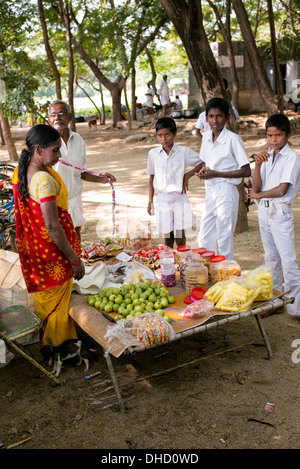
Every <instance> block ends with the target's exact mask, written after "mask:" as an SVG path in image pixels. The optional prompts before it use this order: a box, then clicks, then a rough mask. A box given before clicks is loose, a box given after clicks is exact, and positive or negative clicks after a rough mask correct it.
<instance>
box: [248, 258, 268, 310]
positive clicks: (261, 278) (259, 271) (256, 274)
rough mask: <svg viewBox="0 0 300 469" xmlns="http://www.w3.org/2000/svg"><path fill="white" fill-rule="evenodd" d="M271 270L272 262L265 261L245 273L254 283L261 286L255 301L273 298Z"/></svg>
mask: <svg viewBox="0 0 300 469" xmlns="http://www.w3.org/2000/svg"><path fill="white" fill-rule="evenodd" d="M273 271H274V263H266V264H262V265H260V266H259V267H257V268H256V269H254V270H251V271H250V272H249V274H248V275H247V278H249V280H251V281H252V282H254V283H256V284H257V285H258V286H259V287H260V288H261V290H260V293H259V295H258V296H257V298H256V301H268V300H272V299H273Z"/></svg>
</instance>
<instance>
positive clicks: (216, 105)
mask: <svg viewBox="0 0 300 469" xmlns="http://www.w3.org/2000/svg"><path fill="white" fill-rule="evenodd" d="M211 109H220V111H222V112H224V114H225V116H226V117H227V116H228V114H229V104H228V103H227V101H225V99H222V98H211V99H210V100H209V101H208V102H207V103H206V107H205V113H206V115H207V114H208V112H209V111H210V110H211Z"/></svg>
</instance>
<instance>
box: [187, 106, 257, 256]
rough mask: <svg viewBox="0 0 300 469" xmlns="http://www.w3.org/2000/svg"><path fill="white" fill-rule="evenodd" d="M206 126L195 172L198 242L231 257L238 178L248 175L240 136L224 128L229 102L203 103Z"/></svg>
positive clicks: (247, 162)
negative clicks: (201, 184)
mask: <svg viewBox="0 0 300 469" xmlns="http://www.w3.org/2000/svg"><path fill="white" fill-rule="evenodd" d="M205 112H206V120H207V122H208V123H209V125H210V129H211V130H208V131H206V132H205V133H204V134H203V139H202V145H201V149H200V155H199V156H200V160H201V161H202V162H203V166H202V168H201V170H200V172H199V173H198V174H196V175H197V176H198V177H199V179H201V180H204V181H205V202H204V209H203V212H202V218H201V225H200V232H199V236H198V244H199V246H201V247H205V248H206V249H207V250H210V251H214V252H216V253H217V252H219V253H220V254H222V255H224V256H225V257H226V259H228V260H232V259H233V234H234V230H235V226H236V222H237V216H238V206H239V192H238V189H237V186H238V184H239V183H240V182H241V181H242V178H244V177H248V176H250V165H249V159H248V157H247V154H246V150H245V145H244V143H243V141H242V139H241V137H240V136H239V135H237V134H235V133H234V132H231V131H230V130H228V129H226V127H225V124H226V122H227V121H228V120H229V105H228V103H227V102H226V101H225V100H224V99H222V98H212V99H210V100H209V101H208V103H207V105H206V111H205Z"/></svg>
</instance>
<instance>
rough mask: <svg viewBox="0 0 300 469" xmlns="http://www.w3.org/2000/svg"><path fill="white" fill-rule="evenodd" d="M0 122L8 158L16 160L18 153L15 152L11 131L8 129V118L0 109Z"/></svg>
mask: <svg viewBox="0 0 300 469" xmlns="http://www.w3.org/2000/svg"><path fill="white" fill-rule="evenodd" d="M0 124H1V129H2V132H3V138H4V142H5V145H6V147H7V151H8V155H9V160H10V161H18V159H19V157H18V153H17V150H16V147H15V144H14V141H13V138H12V134H11V131H10V126H9V121H8V118H7V117H5V116H4V114H3V112H2V111H1V110H0Z"/></svg>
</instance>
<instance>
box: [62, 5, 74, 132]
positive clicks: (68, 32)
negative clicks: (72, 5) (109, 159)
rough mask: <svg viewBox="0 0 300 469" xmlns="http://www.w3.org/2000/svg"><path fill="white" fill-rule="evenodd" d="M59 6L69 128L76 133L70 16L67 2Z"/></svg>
mask: <svg viewBox="0 0 300 469" xmlns="http://www.w3.org/2000/svg"><path fill="white" fill-rule="evenodd" d="M59 4H60V14H61V17H62V18H63V22H64V25H65V27H66V44H67V55H68V64H69V74H68V101H69V106H70V109H71V116H72V117H71V122H70V128H71V130H72V131H73V132H76V124H75V112H74V77H75V72H74V60H73V50H72V42H71V27H70V16H69V5H68V2H66V3H65V5H64V4H63V1H62V0H60V1H59Z"/></svg>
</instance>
